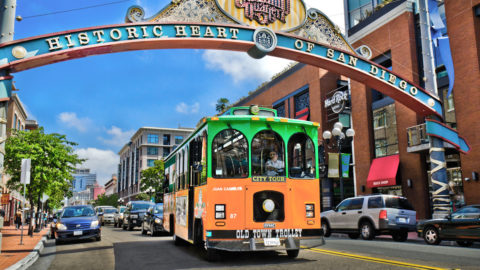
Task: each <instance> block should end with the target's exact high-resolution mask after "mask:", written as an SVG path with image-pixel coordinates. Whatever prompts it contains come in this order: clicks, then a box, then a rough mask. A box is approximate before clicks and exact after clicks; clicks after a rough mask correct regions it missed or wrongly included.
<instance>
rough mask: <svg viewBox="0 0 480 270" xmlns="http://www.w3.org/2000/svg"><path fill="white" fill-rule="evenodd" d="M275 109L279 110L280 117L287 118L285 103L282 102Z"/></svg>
mask: <svg viewBox="0 0 480 270" xmlns="http://www.w3.org/2000/svg"><path fill="white" fill-rule="evenodd" d="M273 108H274V109H275V110H277V116H278V117H285V102H282V103H280V104H279V105H277V106H275V107H273Z"/></svg>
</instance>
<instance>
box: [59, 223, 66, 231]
mask: <svg viewBox="0 0 480 270" xmlns="http://www.w3.org/2000/svg"><path fill="white" fill-rule="evenodd" d="M57 230H59V231H66V230H67V226H65V225H63V224H62V223H57Z"/></svg>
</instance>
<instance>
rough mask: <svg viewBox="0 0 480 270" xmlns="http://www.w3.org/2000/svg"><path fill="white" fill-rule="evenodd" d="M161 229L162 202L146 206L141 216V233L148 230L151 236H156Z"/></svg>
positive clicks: (162, 229) (145, 232)
mask: <svg viewBox="0 0 480 270" xmlns="http://www.w3.org/2000/svg"><path fill="white" fill-rule="evenodd" d="M163 231H164V228H163V203H157V204H155V206H153V207H150V208H148V210H147V212H146V215H145V216H144V217H143V223H142V234H147V233H148V232H150V235H151V236H156V235H158V234H159V233H160V232H163Z"/></svg>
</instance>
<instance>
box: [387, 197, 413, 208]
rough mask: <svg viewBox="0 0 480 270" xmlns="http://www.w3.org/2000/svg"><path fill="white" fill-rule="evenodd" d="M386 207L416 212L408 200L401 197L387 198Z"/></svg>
mask: <svg viewBox="0 0 480 270" xmlns="http://www.w3.org/2000/svg"><path fill="white" fill-rule="evenodd" d="M385 207H386V208H395V209H404V210H414V209H413V206H412V205H411V204H410V203H409V202H408V201H407V199H405V198H400V197H390V198H385Z"/></svg>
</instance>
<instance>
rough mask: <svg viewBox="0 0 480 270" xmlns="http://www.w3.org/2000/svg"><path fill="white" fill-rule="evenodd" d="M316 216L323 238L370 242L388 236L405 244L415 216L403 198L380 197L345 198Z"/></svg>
mask: <svg viewBox="0 0 480 270" xmlns="http://www.w3.org/2000/svg"><path fill="white" fill-rule="evenodd" d="M320 215H321V222H322V228H323V231H324V235H325V236H326V237H328V236H330V234H331V233H332V232H336V233H347V234H348V236H349V237H350V238H352V239H356V238H358V237H359V236H361V237H362V238H363V239H365V240H371V239H373V238H375V236H376V235H381V234H389V235H392V238H393V240H395V241H406V240H407V238H408V232H409V231H415V229H416V227H415V226H416V223H417V222H416V216H417V213H416V212H415V210H413V207H412V206H411V204H410V203H409V202H408V201H407V199H406V198H404V197H399V196H394V195H384V194H378V195H368V196H359V197H353V198H348V199H345V200H343V201H342V202H341V203H340V204H339V205H338V206H337V207H335V209H334V210H329V211H325V212H322V213H320Z"/></svg>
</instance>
